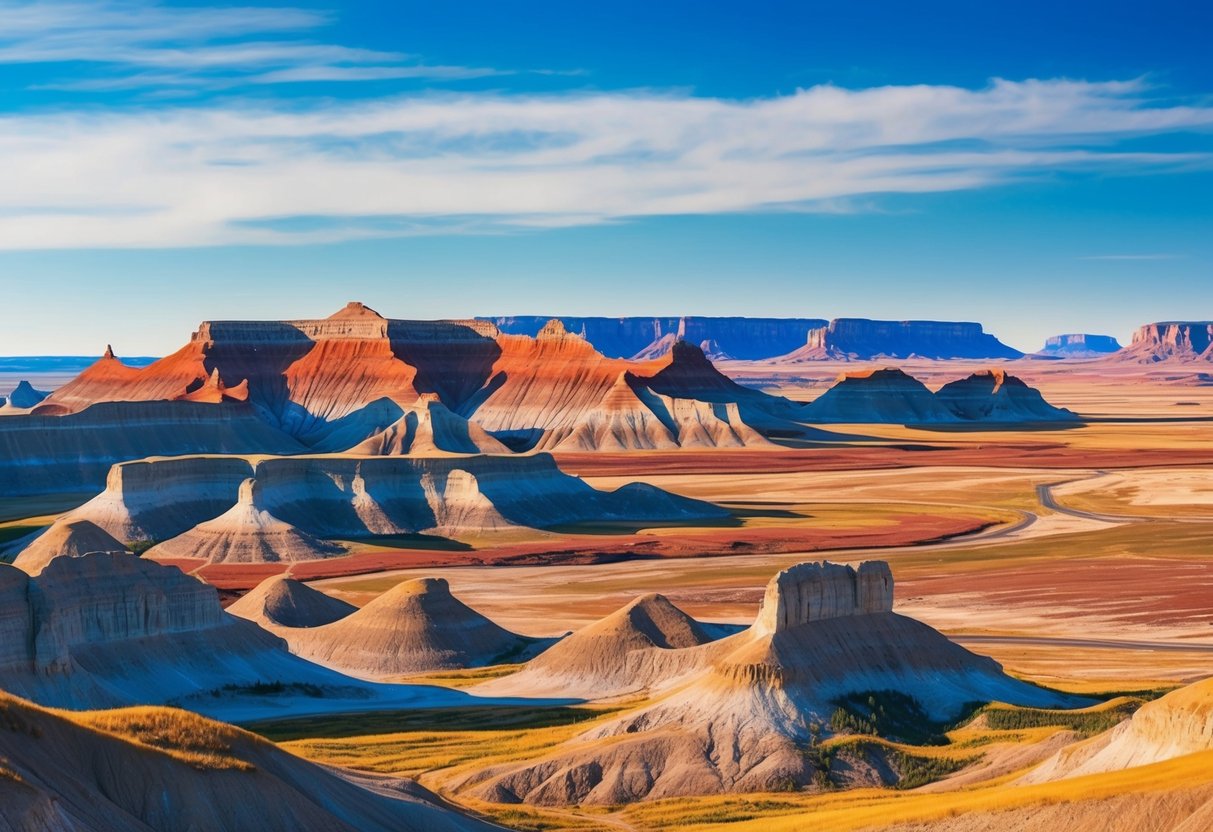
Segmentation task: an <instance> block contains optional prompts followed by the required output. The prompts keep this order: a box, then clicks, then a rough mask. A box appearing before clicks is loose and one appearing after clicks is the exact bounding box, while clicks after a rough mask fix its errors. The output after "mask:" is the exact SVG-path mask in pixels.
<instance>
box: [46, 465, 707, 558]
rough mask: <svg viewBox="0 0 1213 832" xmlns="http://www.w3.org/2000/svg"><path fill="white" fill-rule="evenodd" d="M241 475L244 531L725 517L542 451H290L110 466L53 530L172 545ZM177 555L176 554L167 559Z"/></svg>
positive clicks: (225, 504)
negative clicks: (601, 487) (579, 469)
mask: <svg viewBox="0 0 1213 832" xmlns="http://www.w3.org/2000/svg"><path fill="white" fill-rule="evenodd" d="M249 477H254V478H255V480H256V492H257V505H256V506H255V507H254V506H246V507H245V508H244V509H241V511H240V512H237V513H238V514H240V516H241V517H242V518H243V520H242V521H241V523H240V524H239V525H240V526H241V528H244V529H246V530H249V529H253V528H255V527H256V526H257V522H254V521H256V520H257V519H258V518H261V515H260V514H258V512H266V513H268V514H269V515H270V519H271V520H272V519H277V520H279V521H282V522H284V523H287V524H289V525H291V526H293V527H295V528H296V529H297V530H299V531H301V532H303V533H304V534H307V535H311V536H313V537H318V538H342V539H344V538H358V537H367V536H371V535H381V534H407V533H413V532H422V531H437V532H439V533H457V532H461V531H465V532H466V531H470V532H483V531H486V530H492V529H499V528H505V527H512V526H528V527H545V526H551V525H556V524H561V523H575V522H582V521H587V520H676V519H682V518H696V517H720V516H724V514H725V513H726V512H725V511H724V510H723V509H720V508H718V507H717V506H714V505H712V504H710V503H704V502H701V501H698V500H690V499H686V498H683V497H679V496H677V495H674V494H670V493H668V492H665V491H662V490H660V489H657V488H654V487H652V486H648V485H644V484H641V483H632V484H630V485H626V486H623V487H622V488H619V489H617V490H615V491H611V492H608V491H598V490H596V489H594V488H592V487H590V486H589V485H588V484H586V483H585V482H584V481H583V480H581V479H579V478H577V477H573V476H570V475H568V474H565V473H564V472H563V471H561V470H560V469H559V468H558V467H557V466H556V463H555V461H554V460H553V459H552V457H551V456H549V455H547V454H536V455H532V456H521V457H501V456H474V457H367V458H339V457H331V456H293V457H271V458H268V459H262V460H259V461H257V462H256V463H252V462H249V461H247V460H244V459H238V458H231V457H228V458H217V457H174V458H170V459H153V460H143V461H139V462H132V463H124V464H121V465H118V466H115V468H114V470H113V471H112V472H111V474H110V477H109V481H108V484H107V488H106V490H105V492H103V493H102V494H101V495H99V496H97V497H95V498H94V499H92V500H90V501H89V502H87V503H85V504H84V505H82V506H80V507H79V508H77V509H74V510H73V511H71V512H69V513H68V514H66V515H64V517H63V518H60V520H59V521H56V525H57V524H59V523H63V522H72V521H77V520H89V521H91V522H93V523H95V524H96V525H98V526H100V527H101V528H103V529H105V530H106V531H107V532H109V533H110V534H111V535H113V536H114V537H116V538H118V539H119V540H122V541H134V540H152V541H165V540H170V539H171V538H174V537H176V536H178V535H181V534H183V533H185V532H187V531H188V530H190V529H192V528H193V527H195V526H198V525H199V524H202V523H206V522H207V521H210V520H212V519H214V518H217V517H219V515H221V514H224V513H225V512H227V511H228V510H229V509H231V508H232V506H233V504H235V503H236V502H237V501H238V494H239V489H240V485H241V483H242V482H244V481H245V480H247V479H248V478H249ZM229 519H230V518H229ZM262 519H264V518H262ZM225 522H226V521H225ZM267 522H268V521H267ZM271 525H272V524H269V525H267V526H265V528H266V529H267V530H268V529H269V528H270V526H271ZM173 548H174V547H169V548H167V549H164V550H162V552H165V553H167V552H169V551H170V550H172V549H173ZM183 554H184V553H183V552H179V551H174V552H173V556H174V557H180V556H182V555H183Z"/></svg>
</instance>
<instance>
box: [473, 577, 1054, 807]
mask: <svg viewBox="0 0 1213 832" xmlns="http://www.w3.org/2000/svg"><path fill="white" fill-rule="evenodd" d="M892 605H893V578H892V575H891V573H890V571H889V568H888V565H887V564H885V563H883V562H879V561H869V562H866V563H863V564H860V566H859V567H858V569H855V568H852V567H849V566H841V565H838V564H832V563H828V562H823V563H802V564H799V565H797V566H794V567H792V568H791V569H788V570H785V571H783V572H780V573H779V574H778V575H776V576H775V577H774V578H773V579H772V580H771V582H770V583H769V584H768V585H767V589H766V592H765V595H764V596H763V599H762V606H761V608H760V610H759V613H758V618H757V620H756V621H755V622H754V624H753V625H752V626H751V627H750V628H749V629H748V630H745V631H743V632H741V633H738V634H736V635H733V636H728V637H725V638H721V639H718V640H715V641H711V640H708V638H707V636H706V634H704V633H703V632H702V630H700V629H699V628H697V627H696V626H695V625H694V623H693V622H690V621H687V620H686V619H685V617H682V616H680V615H679V614H678V613H677V611H676V610H673V609H670V608H669V607H668V602H666V603H664V604H663V603H661V602H660V601H658V600H657V599H653V598H648V599H642V600H641V601H640V602H639V603H638V604H637V605H632V606H630V607H629V608H626V609H625V610H623V611H621V612H620V613H617V614H616V615H615V616H612V617H611V618H610V619H608V620H607V621H606V622H602V623H600V624H595V625H591V628H587V629H588V632H583V633H577V634H574V635H573V636H570V637H569V642H570V643H572V642H573V641H574V639H576V640H577V643H578V648H579V649H578V650H577V651H576V654H575V655H574V656H570V657H569V658H568V661H567V662H565V664H566V665H568V670H567V672H565V674H564V675H565V676H566V678H568V679H569V680H570V681H571V682H572V684H573V686H586V687H588V685H587V682H588V677H589V676H590V675H591V674H595V675H598V676H599V677H600V678H601V681H602V685H601V689H602V690H603V691H604V692H614V691H617V690H618V689H619V680H620V678H621V677H624V676H626V675H627V674H628V673H633V672H636V673H638V674H640V679H643V682H644V683H645V685H646V687H648V688H649V689H650V690H651V691H652V692H654V693H657V694H659V695H658V696H657V697H656V699H655V701H654V702H653V703H652V704H650V705H648V706H645V707H642V708H640V709H639V710H634V711H630V712H626V713H625V714H623V715H622V716H620V717H618V718H616V719H613V720H611V721H608V722H607V723H606V724H604V725H600V726H599V727H596V728H594V729H592V730H591V731H589V732H587V733H586V734H584V735H582V736H580V737H578V738H576V739H574V740H572V741H570V742H569V743H567V744H566V745H565V746H564V747H562V748H560V749H558V750H557V751H556V752H555V753H554V754H552V755H551V756H550V757H547V758H545V759H543V760H540V761H538V762H531V763H527V764H525V765H523V766H511V767H507V768H506V770H489V771H487V772H484V773H482V774H480V775H478V776H476V777H475V778H473V782H470V783H469V784H468V785H469V786H474V787H475V788H476V789H477V793H478V794H479V795H480V796H481V797H483V798H484V799H487V800H491V801H494V802H499V803H515V802H525V803H531V804H539V805H564V804H574V803H580V804H600V805H616V804H620V803H630V802H633V801H638V800H656V799H661V798H669V797H682V796H688V795H706V794H720V793H736V792H753V791H773V790H778V789H784V788H788V787H792V788H805V787H810V786H812V785H813V784H814V783H817V784H819V785H820V783H822V782H824V781H823V780H822V779H821V778H822V777H825V778H827V779H828V778H829V777H830V772H829V770H828V768H827V769H824V770H823V768H822V763H821V760H820V759H819V758H815V757H814V755H813V754H811V753H808V752H810V751H811V749H812V748H813V747H814V746H816V745H817V744H818V743H819V742H820V741H821V740H822V739H824V738H826V737H827V736H828V735H829V734H830V732H831V729H830V723H831V714H832V713H833V712H834V711H835V710H836V709H837V708H838V707H839V703H842V702H845V701H846V700H847V699H848V698H849V697H853V696H859V697H860V698H861V699H862V698H864V697H867V696H869V695H875V694H876V693H878V692H882V691H897V692H899V693H901V694H902V695H904V696H907V697H909V698H911V699H912V700H913V701H914V702H915V703H916V706H917V707H918V708H919V709H920V710H921V714H922V718H923V719H924V720H933V721H935V722H939V723H943V722H946V721H949V720H954V719H956V718H958V717H961V716H963V715H964V713H965V710H966V708H969V707H972V705H973V703H985V702H990V701H995V700H997V701H1002V702H1012V703H1017V704H1021V705H1035V706H1045V707H1057V706H1064V705H1066V704H1071V703H1072V702H1073V701H1074V700H1072V699H1071V698H1070V697H1067V696H1064V695H1061V694H1057V693H1053V692H1051V691H1048V690H1045V689H1042V688H1038V687H1034V686H1032V685H1028V684H1025V683H1023V682H1020V681H1018V680H1016V679H1013V678H1011V677H1009V676H1007V675H1006V674H1004V673H1003V672H1002V669H1001V668H1000V667H999V666H998V665H997V664H996V663H995V662H993V661H991V660H990V659H987V658H983V657H980V656H977V655H974V654H973V653H970V652H969V651H967V650H965V649H964V648H962V647H960V646H958V645H956V644H954V643H952V642H950V641H948V639H946V638H945V637H944V636H942V635H941V634H940V633H938V632H936V631H935V630H933V629H931V628H930V627H928V626H926V625H924V624H921V623H919V622H917V621H914V620H912V619H909V618H905V617H903V616H900V615H897V614H895V613H893V612H892ZM638 612H639V617H640V621H639V622H636V620H635V618H636V617H637V613H638ZM653 612H656V613H657V620H656V621H654V617H653V615H652V613H653ZM638 630H639V631H640V632H639V634H638V633H637V631H638ZM666 630H668V631H669V634H667V632H666ZM670 634H672V635H673V638H671V637H670ZM638 635H639V636H640V637H638ZM612 641H613V642H614V643H613V644H612V643H611V642H612ZM559 647H560V645H557V647H554V648H552V649H553V650H556V649H558V648H559ZM542 660H543V656H542V655H541V656H540V658H539V659H536V660H535V661H536V663H537V665H539V666H540V669H539V671H538V673H535V672H534V671H531V670H530V669H529V668H528V670H525V671H523V673H522V674H520V676H521V675H531V676H532V678H533V680H534V681H535V682H539V683H546V682H547V680H550V679H556V680H559V679H560V675H561V668H559V667H557V668H551V667H546V668H545V667H542ZM645 677H647V678H645ZM504 681H508V680H503V682H504ZM492 685H493V683H490V685H489V686H486V687H491V686H492ZM498 686H500V685H498ZM556 690H557V691H561V687H560V685H559V681H557V686H556ZM717 749H727V752H726V753H718V751H717ZM848 765H849V766H850V767H851V768H852V769H854V768H857V767H865V768H868V767H870V768H871V770H870V771H867V772H865V773H862V774H857V773H855V772H854V771H852V772H851V773H849V774H848V775H847V777H858V778H860V779H862V778H875V780H876V781H878V782H880V781H886V780H887V781H889V782H893V783H895V782H896V779H897V777H898V774H897V772H896V770H895V767H893V769H892V770H889V769H888V768H886V770H885V771H878V770H877V769H878V768H879V767H877V766H874V765H871V764H865V763H864V762H863V761H861V760H858V759H856V760H852V761H850V762H849V764H848ZM840 776H841V775H840ZM840 784H841V781H840Z"/></svg>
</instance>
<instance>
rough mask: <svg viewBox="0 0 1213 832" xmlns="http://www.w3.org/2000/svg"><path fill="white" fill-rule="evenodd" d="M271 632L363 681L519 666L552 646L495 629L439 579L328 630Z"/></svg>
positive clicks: (416, 583)
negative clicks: (454, 669) (543, 648)
mask: <svg viewBox="0 0 1213 832" xmlns="http://www.w3.org/2000/svg"><path fill="white" fill-rule="evenodd" d="M276 632H277V633H279V634H280V635H282V637H283V638H285V639H286V640H287V643H288V644H290V647H291V652H293V653H296V654H297V655H300V656H303V657H304V658H307V659H310V660H311V661H314V662H317V663H319V664H323V665H325V666H328V667H331V668H334V669H337V670H341V671H343V672H346V673H350V674H352V675H355V676H361V677H366V678H372V677H385V676H395V675H400V674H407V673H424V672H427V671H431V670H445V669H451V668H465V667H483V666H487V665H491V664H500V663H503V662H510V661H520V660H523V659H525V658H526V657H527V656H528V655H533V654H534V653H535V652H536V651H538V650H539V649H542V647H543V646H545V645H546V644H548V643H550V642H549V641H548V640H542V639H531V638H527V637H525V636H520V635H517V634H516V633H511V632H510V631H508V630H506V629H504V628H502V627H499V626H497V625H496V624H494V623H493V622H492V621H490V620H489V619H487V618H485V617H484V616H483V615H481V614H480V613H478V612H476V611H475V610H473V609H472V608H470V607H468V606H467V605H466V604H464V603H463V602H462V601H460V600H459V599H457V598H456V597H455V596H453V595H452V594H451V590H450V587H449V586H448V585H447V582H446V581H445V580H443V579H442V578H421V579H417V580H412V581H404V582H402V583H400V584H397V585H396V586H395V587H393V588H392V589H390V590H388V591H387V592H385V593H384V594H383V595H381V596H379V597H378V598H376V599H375V600H374V601H371V602H370V603H369V604H367V605H366V606H365V607H363V608H362V609H360V610H358V611H357V612H354V613H350V614H349V615H347V616H345V617H344V618H342V619H340V620H339V621H335V622H333V623H332V624H326V625H324V626H322V627H310V628H308V629H297V630H289V631H288V630H285V629H278V630H276Z"/></svg>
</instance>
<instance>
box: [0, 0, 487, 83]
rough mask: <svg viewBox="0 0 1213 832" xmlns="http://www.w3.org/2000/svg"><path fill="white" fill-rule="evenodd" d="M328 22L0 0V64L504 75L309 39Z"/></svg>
mask: <svg viewBox="0 0 1213 832" xmlns="http://www.w3.org/2000/svg"><path fill="white" fill-rule="evenodd" d="M330 23H332V17H331V15H329V14H326V13H322V12H318V11H313V10H309V9H296V8H273V7H231V8H220V7H216V8H211V7H204V6H198V7H189V6H162V5H158V4H156V3H154V2H147V1H146V0H145V1H143V2H141V0H103V2H98V3H82V2H54V0H51V2H24V1H23V0H0V65H3V64H56V65H58V64H75V63H82V64H90V65H98V66H102V67H104V68H105V69H106V72H107V74H105V75H101V76H98V75H97V74H96V73H95V72H94V73H90V75H89V76H88V77H83V78H82V77H79V76H72V75H64V76H62V77H57V78H55V79H54V80H51V81H48V82H46V83H42V84H39V85H38V86H39V87H40V88H42V89H59V90H74V91H92V92H104V91H114V90H126V89H141V88H148V89H155V88H164V87H181V88H190V87H193V88H208V89H209V88H220V89H222V88H230V87H232V86H236V85H239V84H242V83H243V84H275V83H295V82H300V81H329V82H332V81H344V82H351V81H366V80H384V79H401V78H425V79H431V80H453V79H464V78H479V77H484V76H486V75H496V74H502V73H501V71H499V70H496V69H489V68H483V67H461V66H441V65H430V64H427V63H425V62H423V61H420V60H419V59H417V58H416V57H415V56H411V55H406V54H402V53H398V52H387V51H379V50H373V49H358V48H351V47H347V46H342V45H339V44H332V43H324V42H318V41H316V40H314V39H309V38H313V37H315V36H316V35H318V34H319V33H320V30H322V29H323V28H324V27H325V26H327V25H329V24H330Z"/></svg>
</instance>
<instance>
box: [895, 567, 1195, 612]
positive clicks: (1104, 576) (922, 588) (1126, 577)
mask: <svg viewBox="0 0 1213 832" xmlns="http://www.w3.org/2000/svg"><path fill="white" fill-rule="evenodd" d="M1160 575H1164V576H1165V578H1161V579H1160V577H1159V576H1160ZM897 594H898V596H900V597H906V598H910V597H915V596H939V595H951V594H965V595H971V596H974V597H975V598H976V597H977V596H980V597H981V598H984V599H985V602H986V603H989V604H992V605H995V606H998V607H1007V608H1008V609H1012V608H1014V606H1015V605H1016V604H1017V603H1022V604H1023V605H1025V606H1031V607H1041V606H1055V607H1056V608H1057V609H1058V612H1057V614H1056V615H1057V617H1058V618H1072V617H1074V616H1075V615H1081V614H1093V615H1098V616H1104V617H1112V618H1115V619H1116V620H1117V621H1120V622H1123V623H1125V624H1143V625H1154V626H1166V625H1190V624H1192V623H1194V622H1200V621H1207V622H1209V623H1211V624H1213V563H1206V562H1202V561H1193V560H1182V559H1164V558H1149V559H1145V558H1143V559H1140V560H1138V559H1131V558H1075V559H1059V560H1055V561H1048V560H1033V561H1031V562H1028V563H1025V564H1023V565H1017V566H1013V567H1009V568H999V569H983V570H981V571H980V572H979V573H972V572H964V573H957V574H940V575H934V576H927V577H918V576H913V577H911V576H906V577H901V576H899V577H898V579H897ZM977 603H980V602H977ZM1076 611H1083V612H1076Z"/></svg>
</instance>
